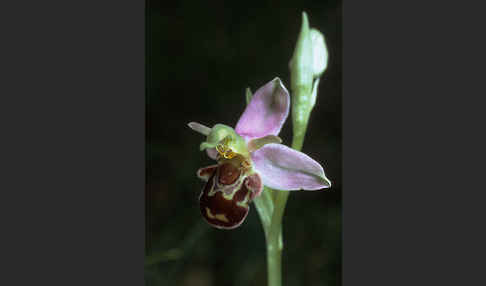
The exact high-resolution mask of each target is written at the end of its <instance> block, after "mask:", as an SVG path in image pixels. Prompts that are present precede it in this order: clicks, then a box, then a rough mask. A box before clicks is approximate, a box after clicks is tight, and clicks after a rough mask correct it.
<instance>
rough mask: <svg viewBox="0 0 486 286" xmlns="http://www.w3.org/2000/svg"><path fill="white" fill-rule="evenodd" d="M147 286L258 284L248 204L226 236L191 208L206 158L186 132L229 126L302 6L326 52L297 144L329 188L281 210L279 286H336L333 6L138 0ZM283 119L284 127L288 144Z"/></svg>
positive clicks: (337, 91) (337, 34) (277, 71)
mask: <svg viewBox="0 0 486 286" xmlns="http://www.w3.org/2000/svg"><path fill="white" fill-rule="evenodd" d="M146 9H147V10H146V13H147V15H146V21H147V25H146V65H147V69H146V80H147V83H146V88H147V91H146V97H147V98H146V104H147V105H146V124H147V125H146V128H147V129H146V156H147V160H146V174H147V178H146V184H147V186H146V261H145V281H146V285H196V286H197V285H201V286H203V285H216V286H220V285H221V286H222V285H235V286H238V285H266V261H265V260H266V254H265V238H264V235H263V230H262V227H261V225H260V221H259V217H258V214H257V212H256V210H255V208H254V206H253V205H251V210H250V213H249V215H248V217H247V219H246V221H245V222H244V224H243V225H242V226H241V227H239V228H237V229H235V230H232V231H223V230H218V229H215V228H212V227H210V226H209V225H207V224H206V223H205V222H204V221H203V219H202V217H201V216H200V214H199V206H198V200H197V198H198V195H199V192H200V190H201V188H202V187H203V182H201V181H200V180H199V179H198V178H197V177H196V175H195V173H196V170H197V169H198V168H200V167H203V166H207V165H210V164H213V162H212V161H211V160H210V159H209V158H208V157H207V156H206V155H205V153H203V152H200V151H199V143H200V142H201V141H202V139H203V136H201V135H199V134H198V133H195V132H194V131H192V130H191V129H189V128H188V127H187V123H188V122H190V121H197V122H200V123H202V124H205V125H207V126H212V125H214V124H216V123H224V124H227V125H230V126H233V127H234V125H235V124H236V121H237V120H238V118H239V116H240V114H241V113H242V112H243V110H244V108H245V96H244V95H245V88H246V87H250V88H251V90H252V91H253V92H254V91H256V90H257V89H258V88H259V87H260V86H262V85H263V84H265V83H267V82H268V81H270V80H272V79H273V78H274V77H276V76H278V77H280V78H281V79H282V80H283V82H284V84H285V86H286V87H287V88H288V89H289V90H290V73H289V69H288V61H289V59H290V58H291V56H292V53H293V49H294V45H295V42H296V39H297V36H298V32H299V29H300V24H301V13H302V11H306V12H307V13H308V16H309V21H310V25H311V27H315V28H317V29H318V30H320V31H321V32H322V33H323V34H324V36H325V38H326V44H327V46H328V49H329V64H328V68H327V71H326V72H325V73H324V75H323V77H322V78H321V83H320V86H319V94H318V98H317V103H316V106H315V108H314V110H313V113H312V115H311V118H310V122H309V128H308V132H307V136H306V139H305V142H304V147H303V151H304V152H305V153H307V154H309V155H310V156H311V157H312V158H314V159H316V160H317V161H318V162H320V163H322V164H323V166H324V170H325V171H326V174H327V176H328V178H329V179H330V180H331V181H332V182H333V187H332V188H331V189H328V190H322V191H314V192H310V191H307V192H306V191H302V192H293V193H292V194H291V196H290V197H289V200H288V204H287V209H286V212H285V216H284V227H283V229H284V245H285V248H284V253H283V258H282V259H283V261H282V263H283V269H282V272H283V281H284V285H341V262H342V259H341V247H342V246H341V217H342V216H341V210H342V207H341V189H342V174H341V168H342V162H341V134H342V133H341V115H342V109H341V102H342V101H341V93H342V88H341V85H342V52H341V51H342V49H341V40H342V32H341V31H342V28H341V27H342V25H341V24H342V16H341V15H342V12H341V1H336V0H333V1H253V2H252V1H238V2H236V1H235V2H231V3H230V2H229V1H176V2H163V1H154V0H149V1H147V3H146ZM291 129H292V126H291V120H290V118H289V120H288V121H287V122H286V124H285V125H284V127H283V131H282V133H281V137H282V139H283V140H284V142H283V143H284V144H286V145H290V142H291V135H292V133H291Z"/></svg>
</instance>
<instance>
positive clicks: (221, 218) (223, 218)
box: [206, 207, 229, 222]
mask: <svg viewBox="0 0 486 286" xmlns="http://www.w3.org/2000/svg"><path fill="white" fill-rule="evenodd" d="M206 213H207V215H208V217H210V218H212V219H217V220H220V221H224V222H229V220H228V219H227V218H226V216H225V215H224V214H217V215H213V214H212V213H211V210H210V209H209V208H207V207H206Z"/></svg>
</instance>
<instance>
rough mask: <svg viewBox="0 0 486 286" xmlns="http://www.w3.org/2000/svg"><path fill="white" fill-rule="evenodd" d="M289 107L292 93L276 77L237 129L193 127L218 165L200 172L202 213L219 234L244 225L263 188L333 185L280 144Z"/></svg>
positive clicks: (255, 98) (309, 160)
mask: <svg viewBox="0 0 486 286" xmlns="http://www.w3.org/2000/svg"><path fill="white" fill-rule="evenodd" d="M289 106H290V96H289V93H288V91H287V89H286V88H285V87H284V85H283V84H282V81H281V80H280V79H279V78H275V79H274V80H272V81H270V82H268V83H267V84H265V85H264V86H263V87H261V88H260V89H258V90H257V91H256V92H255V94H254V95H253V97H252V98H251V101H250V102H249V103H248V105H247V106H246V109H245V111H244V112H243V114H242V115H241V117H240V119H239V120H238V123H237V124H236V127H235V128H234V129H233V128H231V127H229V126H227V125H223V124H216V125H214V126H213V127H212V128H209V127H207V126H204V125H202V124H200V123H196V122H191V123H189V124H188V125H189V127H190V128H191V129H193V130H194V131H197V132H199V133H201V134H203V135H205V136H206V141H204V142H202V143H201V145H200V149H201V151H202V150H206V152H207V154H208V156H209V157H210V158H212V159H214V160H216V164H214V165H211V166H208V167H205V168H201V169H199V170H198V171H197V176H198V177H199V178H200V179H202V180H203V181H205V182H206V185H205V186H204V188H203V189H202V191H201V194H200V196H199V204H200V210H201V214H202V216H203V217H204V218H205V220H206V221H207V222H208V223H209V224H210V225H212V226H214V227H216V228H220V229H233V228H236V227H238V226H240V225H241V223H243V221H244V220H245V218H246V216H247V215H248V211H249V209H250V206H249V204H250V203H251V201H252V200H253V199H254V198H255V197H257V196H259V195H260V194H261V192H262V191H263V186H264V185H265V186H267V187H269V188H272V189H274V190H281V191H294V190H319V189H323V188H329V187H330V186H331V182H330V181H329V180H328V179H327V178H326V175H325V173H324V170H323V168H322V166H321V165H320V164H319V163H318V162H316V161H315V160H313V159H312V158H310V157H309V156H307V155H306V154H304V153H302V152H299V151H297V150H294V149H291V148H289V147H287V146H285V145H283V144H281V143H282V140H281V139H280V138H279V137H278V134H279V132H280V129H281V128H282V125H283V124H284V122H285V120H286V119H287V116H288V114H289Z"/></svg>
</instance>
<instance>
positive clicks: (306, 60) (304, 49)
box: [247, 12, 327, 286]
mask: <svg viewBox="0 0 486 286" xmlns="http://www.w3.org/2000/svg"><path fill="white" fill-rule="evenodd" d="M326 67H327V49H326V47H325V44H324V37H323V36H322V34H321V33H320V32H319V31H317V30H315V29H310V28H309V22H308V19H307V14H306V13H305V12H303V13H302V26H301V31H300V34H299V38H298V40H297V44H296V47H295V51H294V55H293V57H292V59H291V61H290V63H289V68H290V72H291V91H292V123H293V137H292V148H293V149H295V150H297V151H300V150H301V149H302V146H303V144H304V137H305V134H306V131H307V125H308V122H309V117H310V113H311V111H312V109H313V107H314V105H315V101H316V95H317V88H318V85H319V77H320V76H321V74H322V73H323V72H324V70H325V69H326ZM250 95H251V93H250ZM247 98H248V90H247ZM289 194H290V192H276V191H274V190H272V189H270V188H268V187H265V188H264V191H263V195H262V196H260V197H258V198H256V199H255V200H254V202H255V206H256V208H257V210H258V213H259V215H260V219H261V221H262V225H263V229H264V232H265V238H266V242H267V271H268V274H267V277H268V286H281V285H282V251H283V239H282V219H283V215H284V212H285V206H286V204H287V199H288V196H289ZM269 217H270V218H271V219H270V220H269Z"/></svg>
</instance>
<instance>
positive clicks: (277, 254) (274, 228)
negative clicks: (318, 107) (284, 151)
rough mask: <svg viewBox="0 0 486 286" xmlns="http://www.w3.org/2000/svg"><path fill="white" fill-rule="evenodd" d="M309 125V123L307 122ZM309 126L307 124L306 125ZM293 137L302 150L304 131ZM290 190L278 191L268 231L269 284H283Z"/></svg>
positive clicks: (295, 145) (293, 145) (278, 285)
mask: <svg viewBox="0 0 486 286" xmlns="http://www.w3.org/2000/svg"><path fill="white" fill-rule="evenodd" d="M306 125H307V124H306ZM306 127H307V126H306ZM295 135H296V136H294V137H293V141H292V148H294V149H296V150H298V151H300V150H301V149H302V145H303V143H304V135H305V131H304V133H299V134H298V135H297V134H295ZM289 194H290V192H276V196H275V201H274V209H273V214H272V221H271V223H270V230H269V231H268V232H267V237H266V239H267V266H268V286H281V285H282V251H283V239H282V218H283V214H284V212H285V206H286V205H287V199H288V197H289Z"/></svg>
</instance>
